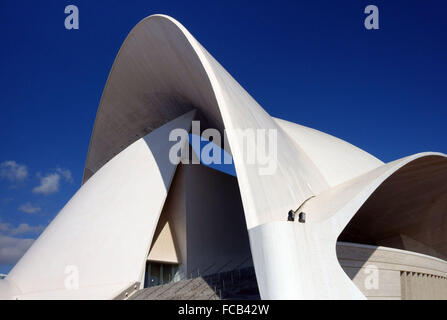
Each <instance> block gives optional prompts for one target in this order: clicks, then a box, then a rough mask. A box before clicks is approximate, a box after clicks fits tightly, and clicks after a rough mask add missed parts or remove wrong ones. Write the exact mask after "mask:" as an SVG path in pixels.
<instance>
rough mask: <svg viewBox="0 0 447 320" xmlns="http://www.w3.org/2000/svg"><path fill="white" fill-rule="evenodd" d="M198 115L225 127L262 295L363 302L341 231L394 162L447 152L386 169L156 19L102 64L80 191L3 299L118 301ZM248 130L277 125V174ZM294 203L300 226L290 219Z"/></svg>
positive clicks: (137, 275)
mask: <svg viewBox="0 0 447 320" xmlns="http://www.w3.org/2000/svg"><path fill="white" fill-rule="evenodd" d="M192 110H197V114H196V119H200V120H202V121H203V122H204V123H206V126H207V127H213V128H217V129H219V130H220V131H221V132H222V133H223V130H224V129H225V130H226V134H227V139H228V142H229V145H225V147H226V148H227V150H228V151H229V152H231V153H232V155H233V159H234V164H235V168H236V173H237V178H238V184H239V189H240V193H241V198H242V203H243V209H244V213H245V221H246V226H247V229H248V230H249V237H250V247H251V251H252V255H253V263H254V266H255V270H256V276H257V280H258V285H259V289H260V293H261V297H262V298H264V299H309V298H320V299H321V298H323V299H337V298H338V299H362V298H364V296H363V294H362V293H361V292H360V291H359V290H358V289H357V287H356V286H355V285H354V284H353V282H352V281H351V280H350V279H349V278H348V276H347V275H346V274H345V273H344V271H343V270H342V268H341V267H340V264H339V263H338V261H337V256H336V241H337V238H338V237H339V235H340V234H341V233H342V231H343V229H344V228H345V227H346V225H347V224H348V223H349V221H350V220H351V219H352V217H353V216H354V215H355V213H356V212H357V211H358V210H359V208H360V207H361V206H362V205H363V204H364V203H365V202H366V201H367V200H368V198H369V197H370V196H371V195H372V194H373V193H374V191H375V190H376V189H377V188H378V187H379V186H380V185H381V184H382V183H383V182H384V181H386V180H387V179H388V178H389V177H390V176H391V175H393V174H394V173H396V172H397V171H398V170H399V169H400V168H403V167H405V166H406V165H408V164H410V163H411V162H412V161H415V160H416V159H418V158H423V157H430V156H436V157H441V158H444V157H445V155H443V154H435V153H425V154H418V155H414V156H410V157H407V158H403V159H400V160H397V161H394V162H391V163H389V164H383V162H381V161H380V160H378V159H376V158H375V157H373V156H371V155H369V154H368V153H366V152H364V151H362V150H360V149H358V148H356V147H354V146H352V145H350V144H349V143H346V142H344V141H342V140H339V139H337V138H334V137H332V136H329V135H326V134H324V133H322V132H319V131H316V130H313V129H310V128H306V127H302V126H299V125H296V124H293V123H290V122H287V121H284V120H280V119H275V118H272V117H271V116H270V115H269V114H268V113H267V112H266V111H265V110H264V109H262V107H261V106H260V105H259V104H258V103H257V102H256V101H255V100H254V99H253V98H252V97H251V96H250V95H249V94H248V93H247V92H246V91H245V90H244V89H243V88H242V87H241V86H240V85H239V84H238V83H237V81H235V80H234V79H233V78H232V77H231V75H230V74H228V72H227V71H226V70H225V69H224V68H223V67H222V66H221V65H220V64H219V63H218V62H217V61H216V60H215V59H214V58H213V57H212V56H211V55H210V54H209V53H208V52H207V51H206V50H205V49H204V48H203V47H202V46H201V45H200V44H199V43H198V42H197V40H196V39H195V38H194V37H193V36H192V35H191V34H190V33H189V32H188V31H187V30H186V29H185V28H184V27H183V26H182V25H181V24H180V23H178V22H177V21H176V20H174V19H172V18H170V17H167V16H163V15H155V16H150V17H148V18H146V19H144V20H142V21H141V22H140V23H138V24H137V25H136V26H135V28H134V29H133V30H132V31H131V32H130V34H129V35H128V37H127V38H126V40H125V41H124V43H123V45H122V47H121V49H120V52H119V54H118V56H117V58H116V60H115V62H114V65H113V67H112V70H111V72H110V75H109V78H108V80H107V84H106V86H105V88H104V92H103V96H102V99H101V103H100V106H99V109H98V114H97V118H96V121H95V127H94V130H93V135H92V138H91V142H90V147H89V153H88V157H87V161H86V165H85V172H84V185H83V186H82V188H81V189H80V190H79V191H78V192H77V193H76V194H75V196H74V197H73V198H72V199H71V200H70V202H69V203H68V204H67V206H66V207H64V209H63V210H62V211H61V212H60V213H59V215H58V216H57V217H56V218H55V220H54V221H53V222H52V223H51V224H50V226H49V227H48V228H47V230H45V232H44V233H43V234H42V235H41V236H40V237H39V239H38V240H37V241H36V242H35V244H34V245H33V246H32V247H31V249H30V250H29V251H28V252H27V254H26V255H25V256H24V257H23V258H22V259H21V260H20V262H19V263H18V264H17V265H16V267H15V268H14V269H13V270H12V271H11V273H10V274H9V275H8V277H7V279H6V280H7V281H6V282H5V281H0V290H1V291H0V295H3V297H15V296H19V297H21V298H55V297H60V298H113V297H114V296H116V295H117V294H118V293H119V292H121V291H122V290H124V289H125V288H127V287H129V286H131V285H133V284H134V283H135V282H138V281H140V280H141V277H142V272H143V263H144V260H145V257H146V256H147V253H148V248H149V246H150V244H151V241H152V236H153V232H154V230H155V228H156V225H157V221H158V217H159V215H160V212H161V209H162V206H163V203H164V200H165V198H166V195H167V192H168V189H169V186H170V179H172V176H173V174H174V171H175V166H174V165H170V164H169V161H168V159H167V150H168V148H169V147H170V145H169V144H168V139H167V136H166V134H167V132H168V130H170V129H173V128H176V127H180V128H185V129H187V130H189V127H190V123H191V120H192V119H193V117H194V112H193V111H192ZM188 112H189V113H188ZM245 129H250V130H257V129H259V130H261V132H264V133H263V135H264V138H266V137H267V132H266V131H262V130H268V129H272V130H275V132H276V133H277V150H276V151H277V152H276V159H275V163H276V171H274V172H273V173H272V174H264V175H263V174H260V171H262V166H260V165H256V164H247V163H246V161H244V157H243V154H244V146H243V141H242V140H241V139H240V136H239V135H238V130H245ZM141 137H144V138H141ZM135 141H136V142H135ZM257 147H259V146H257ZM436 165H437V164H436ZM443 165H444V164H443ZM443 165H442V169H443V170H444V167H443ZM443 187H444V185H443ZM300 206H302V210H304V211H305V212H306V213H307V221H306V223H304V224H303V223H299V222H297V221H295V222H288V221H286V220H287V213H288V211H289V210H290V209H296V208H298V207H300ZM66 265H76V266H78V267H79V270H80V273H81V274H82V275H83V276H82V281H81V283H80V288H79V290H66V289H64V279H65V278H64V268H65V266H66ZM37 274H38V276H36V275H37ZM1 286H4V287H7V288H6V289H1V288H2V287H1Z"/></svg>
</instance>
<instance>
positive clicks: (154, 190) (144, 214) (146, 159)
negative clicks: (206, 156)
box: [2, 111, 195, 299]
mask: <svg viewBox="0 0 447 320" xmlns="http://www.w3.org/2000/svg"><path fill="white" fill-rule="evenodd" d="M194 115H195V111H191V112H189V113H187V114H185V115H183V116H181V117H179V118H177V119H175V120H174V121H171V122H169V123H167V124H165V125H164V126H162V127H161V128H159V129H157V130H155V131H153V132H151V133H150V134H149V135H147V136H146V137H144V138H141V139H139V140H138V141H137V142H135V143H133V144H132V145H130V146H129V147H128V148H126V149H125V150H124V151H123V152H121V153H120V154H118V155H117V156H116V157H115V158H113V159H112V160H111V161H109V162H108V163H107V164H106V165H105V166H104V167H102V168H101V169H100V170H99V171H98V172H97V173H96V174H95V175H94V176H93V177H92V178H91V179H89V181H88V182H87V183H85V184H84V185H83V186H82V187H81V189H79V190H78V191H77V192H76V194H75V195H74V196H73V198H72V199H71V200H70V201H69V202H68V203H67V204H66V206H65V207H64V208H63V209H62V210H61V211H60V212H59V213H58V215H57V216H56V218H55V219H54V220H53V221H52V222H51V223H50V225H49V226H48V227H47V228H46V229H45V231H44V232H43V233H42V234H41V235H40V237H39V238H38V239H37V240H36V241H35V242H34V243H33V245H32V246H31V247H30V249H29V250H28V251H27V252H26V253H25V255H24V256H23V257H22V258H21V259H20V261H19V262H18V263H17V264H16V266H15V267H14V268H13V269H12V270H11V272H10V273H9V274H8V276H7V280H8V281H10V282H11V283H14V284H15V285H16V286H17V288H18V292H20V294H19V295H18V296H17V295H16V296H15V297H16V298H19V299H22V298H23V299H50V298H51V299H53V298H61V299H80V298H83V299H92V298H94V299H113V298H114V297H115V296H116V295H118V294H119V293H120V292H122V291H123V290H125V289H126V288H127V287H129V286H130V285H132V284H134V283H136V282H140V281H141V279H142V277H143V274H144V268H145V263H146V258H147V255H148V252H149V248H150V245H151V241H152V237H153V234H154V232H155V228H156V226H157V222H158V219H159V216H160V213H161V211H162V208H163V204H164V202H165V199H166V196H167V191H168V189H169V186H170V184H171V180H172V178H173V176H174V172H175V169H176V167H177V165H176V164H172V163H171V162H170V161H169V150H170V147H171V145H173V144H175V143H177V142H169V133H170V132H171V131H172V130H173V129H176V128H182V129H184V130H186V131H189V130H190V126H191V121H192V120H193V118H194ZM184 143H187V141H184ZM2 291H3V290H2ZM7 291H8V292H7V293H6V295H11V294H16V293H17V291H14V292H13V291H11V290H7ZM3 294H4V293H2V295H3Z"/></svg>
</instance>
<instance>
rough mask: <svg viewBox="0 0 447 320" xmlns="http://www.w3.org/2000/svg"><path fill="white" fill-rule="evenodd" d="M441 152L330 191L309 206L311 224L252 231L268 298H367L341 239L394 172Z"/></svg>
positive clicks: (258, 272)
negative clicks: (346, 265) (347, 266)
mask: <svg viewBox="0 0 447 320" xmlns="http://www.w3.org/2000/svg"><path fill="white" fill-rule="evenodd" d="M428 156H440V157H447V156H446V155H445V154H442V153H436V152H425V153H419V154H415V155H412V156H408V157H405V158H402V159H399V160H396V161H393V162H390V163H388V164H385V165H383V166H381V167H378V168H376V169H374V170H372V171H370V172H368V173H366V174H364V175H361V176H359V177H357V178H354V179H352V180H350V181H347V182H345V183H343V184H341V185H339V186H337V187H334V188H332V189H329V190H327V191H325V192H323V193H321V194H319V195H317V196H316V197H314V198H312V199H310V200H309V201H307V202H306V203H305V205H304V206H303V208H302V211H304V212H305V213H306V217H307V218H306V223H299V222H298V221H294V222H288V221H277V222H271V223H266V224H263V225H261V226H258V227H256V228H252V229H250V230H249V236H250V243H251V244H252V247H251V250H252V255H253V262H254V265H255V267H256V275H257V279H258V286H259V290H260V293H261V297H262V298H263V299H364V298H365V297H364V296H363V294H362V293H361V292H360V291H359V290H358V289H357V288H356V287H355V285H354V284H353V282H352V281H351V280H350V279H349V277H348V276H347V275H346V273H345V272H344V271H343V269H342V268H341V266H340V264H339V262H338V259H337V254H336V243H337V238H338V236H339V235H340V233H341V232H342V231H343V229H344V228H345V227H346V225H347V224H348V222H349V221H350V220H351V219H352V217H353V216H354V215H355V214H356V212H357V211H358V210H359V208H360V207H361V206H362V204H363V203H364V202H365V201H366V200H367V199H368V198H369V197H370V196H371V195H372V194H373V192H374V191H375V190H376V189H377V188H378V187H379V186H380V185H381V184H382V183H383V182H384V181H385V180H386V179H387V178H389V177H390V176H391V175H392V174H393V173H395V172H396V171H397V170H399V169H400V168H402V167H404V166H405V165H407V164H409V163H411V162H412V161H415V160H417V159H420V158H422V157H428Z"/></svg>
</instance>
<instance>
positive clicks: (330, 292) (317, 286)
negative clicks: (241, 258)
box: [249, 221, 365, 300]
mask: <svg viewBox="0 0 447 320" xmlns="http://www.w3.org/2000/svg"><path fill="white" fill-rule="evenodd" d="M249 236H250V242H251V243H255V244H256V245H255V246H252V257H253V262H254V264H255V266H256V268H255V272H256V278H257V281H258V287H259V292H260V294H261V297H262V299H268V300H270V299H273V300H278V299H279V300H307V299H319V300H326V299H341V300H345V299H365V297H364V295H363V294H362V293H361V292H360V290H359V289H358V288H357V287H356V286H355V285H354V283H353V282H352V281H351V280H350V279H349V277H348V276H347V275H346V273H345V272H344V271H343V269H342V268H341V266H340V264H339V262H338V260H337V255H336V251H335V244H333V243H332V241H331V239H330V238H325V234H324V233H322V232H320V230H318V228H315V227H314V226H312V225H310V226H309V225H307V224H301V223H295V222H288V221H275V222H271V223H266V224H264V225H261V226H258V227H256V228H254V229H251V230H249Z"/></svg>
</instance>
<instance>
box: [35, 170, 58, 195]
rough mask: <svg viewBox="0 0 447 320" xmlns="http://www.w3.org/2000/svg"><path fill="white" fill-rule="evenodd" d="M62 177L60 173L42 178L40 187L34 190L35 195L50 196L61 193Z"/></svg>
mask: <svg viewBox="0 0 447 320" xmlns="http://www.w3.org/2000/svg"><path fill="white" fill-rule="evenodd" d="M60 179H61V176H60V175H59V174H58V173H51V174H48V175H46V176H44V177H41V178H40V185H38V186H37V187H35V188H34V189H33V192H34V193H40V194H44V195H49V194H52V193H55V192H58V191H59V181H60Z"/></svg>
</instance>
